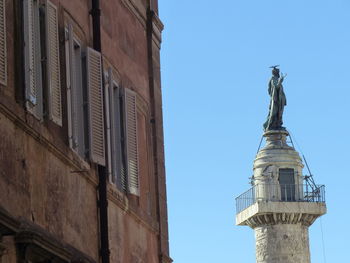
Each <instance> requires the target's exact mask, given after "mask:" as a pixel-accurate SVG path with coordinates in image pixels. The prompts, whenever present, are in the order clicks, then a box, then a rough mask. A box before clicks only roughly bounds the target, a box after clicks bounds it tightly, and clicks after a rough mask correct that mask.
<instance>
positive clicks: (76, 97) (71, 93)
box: [65, 26, 88, 158]
mask: <svg viewBox="0 0 350 263" xmlns="http://www.w3.org/2000/svg"><path fill="white" fill-rule="evenodd" d="M65 50H66V76H67V104H68V134H69V146H70V147H71V148H72V149H73V150H74V151H76V152H77V153H78V154H79V155H80V156H81V157H83V158H86V157H87V146H88V142H87V108H86V103H87V94H86V92H84V89H83V71H82V69H83V55H82V47H81V42H80V41H79V40H78V39H77V37H74V34H73V28H72V26H69V27H68V29H66V41H65Z"/></svg>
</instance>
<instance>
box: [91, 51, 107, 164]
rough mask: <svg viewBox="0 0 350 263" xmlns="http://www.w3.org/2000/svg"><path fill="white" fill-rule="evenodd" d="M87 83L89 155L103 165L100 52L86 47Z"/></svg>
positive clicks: (103, 144) (103, 143) (104, 161)
mask: <svg viewBox="0 0 350 263" xmlns="http://www.w3.org/2000/svg"><path fill="white" fill-rule="evenodd" d="M86 64H87V85H88V99H89V128H90V134H89V135H90V157H91V160H92V161H93V162H95V163H98V164H100V165H105V163H106V160H105V141H104V114H103V90H102V64H101V54H100V53H99V52H97V51H95V50H93V49H91V48H87V55H86Z"/></svg>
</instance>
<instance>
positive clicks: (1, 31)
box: [0, 0, 7, 85]
mask: <svg viewBox="0 0 350 263" xmlns="http://www.w3.org/2000/svg"><path fill="white" fill-rule="evenodd" d="M0 36H1V37H0V83H1V84H3V85H6V84H7V50H6V13H5V0H0Z"/></svg>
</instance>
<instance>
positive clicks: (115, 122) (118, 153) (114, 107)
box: [109, 80, 127, 191]
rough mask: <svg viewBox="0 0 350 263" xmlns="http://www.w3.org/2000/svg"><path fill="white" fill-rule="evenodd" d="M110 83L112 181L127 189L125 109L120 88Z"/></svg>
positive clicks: (124, 189) (122, 188)
mask: <svg viewBox="0 0 350 263" xmlns="http://www.w3.org/2000/svg"><path fill="white" fill-rule="evenodd" d="M111 81H112V82H111V83H110V92H109V93H110V94H111V95H110V108H111V115H110V118H111V134H112V136H111V144H112V147H111V150H112V158H111V160H112V171H113V176H112V182H113V183H114V184H116V185H117V186H118V187H119V188H120V189H121V190H123V191H126V190H127V188H126V168H125V163H126V156H125V155H126V154H125V149H124V148H125V147H122V145H123V143H124V140H122V137H123V134H124V128H123V127H124V126H123V120H122V116H123V115H122V114H123V112H124V111H123V110H121V107H122V104H121V98H122V97H121V93H120V90H121V89H120V88H119V87H118V86H117V84H115V83H114V82H113V80H111Z"/></svg>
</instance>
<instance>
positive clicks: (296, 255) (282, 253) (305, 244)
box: [254, 224, 310, 263]
mask: <svg viewBox="0 0 350 263" xmlns="http://www.w3.org/2000/svg"><path fill="white" fill-rule="evenodd" d="M254 230H255V239H256V262H257V263H281V262H283V263H308V262H310V251H309V232H308V227H307V226H303V225H301V224H277V225H266V226H259V227H256V228H255V229H254Z"/></svg>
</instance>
